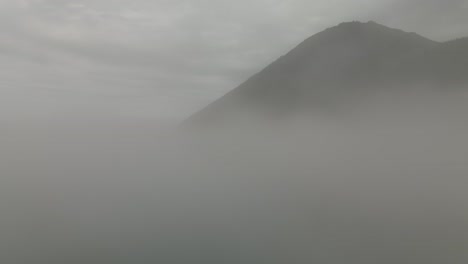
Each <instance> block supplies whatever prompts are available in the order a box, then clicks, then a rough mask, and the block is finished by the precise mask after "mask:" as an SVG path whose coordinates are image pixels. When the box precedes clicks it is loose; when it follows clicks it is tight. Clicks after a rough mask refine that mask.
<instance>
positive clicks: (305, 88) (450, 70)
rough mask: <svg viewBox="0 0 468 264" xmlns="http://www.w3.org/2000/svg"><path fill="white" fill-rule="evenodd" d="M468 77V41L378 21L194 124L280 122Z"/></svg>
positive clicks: (319, 48)
mask: <svg viewBox="0 0 468 264" xmlns="http://www.w3.org/2000/svg"><path fill="white" fill-rule="evenodd" d="M465 54H466V56H464V55H465ZM465 66H467V67H465ZM466 69H468V38H460V39H457V40H453V41H448V42H437V41H433V40H430V39H428V38H425V37H423V36H421V35H419V34H417V33H414V32H406V31H403V30H400V29H394V28H390V27H387V26H384V25H381V24H378V23H376V22H374V21H369V22H359V21H352V22H344V23H340V24H339V25H337V26H334V27H329V28H327V29H325V30H324V31H321V32H319V33H317V34H314V35H312V36H311V37H309V38H307V39H305V40H304V41H303V42H301V43H299V44H298V45H297V46H296V47H295V48H293V49H292V50H291V51H289V52H288V53H286V54H284V55H283V56H281V57H279V58H278V59H277V60H275V61H274V62H273V63H271V64H269V65H268V66H267V67H266V68H264V69H263V70H261V71H260V72H258V73H257V74H254V75H253V76H252V77H250V78H249V79H247V80H246V81H245V82H244V83H242V84H241V85H240V86H238V87H237V88H235V89H233V90H232V91H230V92H228V93H227V94H226V95H224V96H223V97H221V98H220V99H218V100H216V101H215V102H214V103H212V104H210V105H208V106H207V107H206V108H204V109H202V110H201V111H200V112H198V113H196V114H195V115H194V116H192V117H191V118H190V120H193V119H199V118H201V119H204V117H206V116H214V115H216V116H219V117H217V118H222V119H229V117H228V116H227V115H226V114H225V113H228V112H231V111H234V112H235V111H236V110H241V111H244V112H247V114H248V113H249V112H250V111H251V110H249V109H253V108H255V109H256V110H261V111H262V112H264V113H266V114H268V115H272V116H275V115H280V114H283V113H288V112H294V111H295V109H298V108H304V107H307V108H309V107H320V106H322V105H326V104H334V103H337V102H339V100H337V99H338V98H341V97H343V98H345V97H346V96H347V95H349V94H352V93H354V94H360V93H362V94H364V93H367V92H369V91H370V90H375V89H380V88H382V87H384V86H401V85H408V86H410V85H417V84H418V83H423V82H425V83H428V82H429V83H434V84H437V85H442V84H443V83H450V82H451V81H454V82H456V83H464V82H466V81H468V80H467V79H466V75H467V74H465V73H468V72H467V70H466ZM223 115H224V116H223Z"/></svg>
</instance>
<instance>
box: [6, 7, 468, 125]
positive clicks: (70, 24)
mask: <svg viewBox="0 0 468 264" xmlns="http://www.w3.org/2000/svg"><path fill="white" fill-rule="evenodd" d="M467 2H468V1H466V0H449V1H436V0H430V1H422V0H417V1H411V2H408V1H403V0H380V1H375V0H372V1H371V0H353V1H349V0H346V1H345V0H327V1H325V0H319V1H306V0H291V1H278V0H269V1H267V0H255V1H227V0H200V1H188V0H179V1H166V0H159V1H147V0H134V1H131V2H129V1H123V0H117V1H110V0H92V1H91V0H80V1H73V2H69V1H58V0H21V1H18V0H4V1H2V3H0V7H1V10H0V14H1V15H2V16H1V17H2V18H0V22H1V25H0V28H1V30H2V31H1V32H2V33H1V34H2V40H3V41H2V43H1V44H0V56H1V58H2V62H1V66H0V67H1V68H5V69H8V68H11V70H7V72H9V73H8V74H6V73H4V74H3V75H6V77H5V78H6V79H8V80H3V83H4V85H2V86H3V87H1V89H0V93H2V94H7V92H5V91H6V90H9V91H11V90H15V89H18V90H22V89H26V90H28V89H33V88H31V86H34V87H35V88H34V89H33V90H32V91H31V92H30V93H27V92H24V93H21V96H20V97H19V98H22V97H28V96H33V95H34V94H37V93H39V94H41V93H43V92H41V89H44V88H41V87H48V89H52V90H55V91H56V94H55V95H50V96H51V97H52V99H50V100H52V101H67V100H72V99H73V100H78V99H76V98H80V94H82V93H83V92H84V93H85V94H87V97H86V98H87V99H86V100H89V101H93V102H94V104H95V105H103V106H105V105H108V106H110V109H109V111H110V112H112V111H113V110H112V109H114V108H117V109H114V110H115V111H116V112H119V111H123V110H122V109H126V110H127V111H131V108H133V107H135V105H138V104H139V103H141V102H139V101H132V99H131V98H146V100H147V101H148V102H147V104H148V105H150V103H149V102H150V101H153V102H154V109H153V111H152V113H153V114H155V115H158V116H159V115H163V116H164V115H167V113H171V116H179V117H182V116H186V115H189V114H190V112H191V111H194V110H195V109H197V108H200V107H202V106H203V105H204V104H206V103H208V102H209V101H211V100H214V99H215V98H217V97H219V96H220V95H222V94H223V93H224V92H226V91H227V90H229V89H231V88H234V87H235V86H237V84H239V83H240V82H242V81H243V80H245V79H246V78H247V77H249V75H251V74H253V73H255V72H256V71H259V70H260V69H262V68H263V67H264V66H266V65H267V64H268V63H269V62H271V61H273V60H274V59H276V58H277V57H279V56H280V55H282V54H283V53H285V52H287V51H288V50H289V49H291V48H293V47H294V46H295V45H296V44H298V43H299V42H301V41H302V40H303V39H305V38H307V37H308V36H310V35H312V34H314V33H316V32H319V31H321V30H323V29H324V28H326V27H330V26H333V25H335V24H337V23H340V22H342V21H347V20H364V21H365V20H371V19H372V20H376V21H378V22H381V23H384V24H387V25H389V26H394V27H399V28H402V29H405V30H409V31H416V32H420V33H422V34H424V35H426V36H428V37H430V38H433V39H436V40H446V39H450V38H454V37H457V36H463V35H468V28H466V26H465V25H467V24H468V18H465V17H466V16H465V15H464V14H465V13H466V11H467V9H466V7H467ZM12 65H13V66H12ZM15 67H16V68H15ZM13 68H14V69H16V70H13ZM63 72H66V74H64V73H63ZM24 76H27V78H24ZM96 76H100V77H98V78H96ZM44 80H48V81H44ZM41 82H42V84H40V83H41ZM7 83H8V85H7ZM7 86H8V87H7ZM51 86H53V87H51ZM28 87H29V88H28ZM59 91H64V92H59ZM46 93H50V90H49V92H46ZM29 94H32V95H29ZM106 95H107V97H106ZM93 96H95V97H94V98H93ZM115 96H121V97H127V98H128V99H127V100H126V101H125V100H124V101H125V102H123V103H122V105H120V106H116V105H118V104H115V103H114V102H115ZM19 98H15V100H19ZM71 98H72V99H71ZM168 98H171V99H170V100H169V101H168ZM3 100H7V99H3ZM26 101H28V100H26ZM36 101H37V100H36ZM168 102H169V103H168ZM19 104H21V102H19ZM83 104H84V105H86V104H88V101H83ZM43 105H46V103H45V102H44V103H43ZM160 105H165V107H164V109H165V110H164V111H163V110H161V109H160V108H159V107H158V106H160ZM24 107H26V108H27V107H28V106H24ZM40 108H41V104H40V105H38V106H37V107H36V109H35V110H34V111H40ZM82 110H83V109H81V108H76V109H75V110H74V111H77V112H80V111H82ZM117 110H118V111H117ZM25 111H26V110H25ZM57 111H59V109H57ZM26 112H28V111H26ZM30 112H31V110H30ZM157 113H159V114H157ZM148 114H149V115H151V114H150V113H148Z"/></svg>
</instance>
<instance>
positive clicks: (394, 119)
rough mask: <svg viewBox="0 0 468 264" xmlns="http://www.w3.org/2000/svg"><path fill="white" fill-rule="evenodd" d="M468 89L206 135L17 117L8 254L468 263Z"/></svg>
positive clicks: (6, 224)
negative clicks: (26, 120) (20, 121)
mask: <svg viewBox="0 0 468 264" xmlns="http://www.w3.org/2000/svg"><path fill="white" fill-rule="evenodd" d="M467 98H468V97H467V96H466V95H464V94H452V95H440V94H439V95H430V96H421V95H418V94H415V95H408V96H405V97H401V96H394V97H392V96H389V95H378V96H376V97H375V98H374V100H370V101H369V102H371V103H369V104H365V105H362V106H361V107H358V108H353V110H352V111H344V112H340V113H330V114H322V113H321V114H314V115H312V114H304V115H301V116H300V117H297V118H295V119H294V120H288V121H287V122H286V121H285V122H284V123H283V122H282V121H281V122H280V121H275V122H266V121H265V120H264V122H263V123H262V122H255V124H248V123H243V125H240V124H231V126H229V125H225V126H223V128H222V129H212V128H210V129H196V131H198V132H199V133H195V132H193V131H192V130H190V131H189V129H188V128H186V127H182V128H180V127H179V128H172V129H161V128H159V127H157V125H153V124H148V123H147V122H143V123H142V122H128V121H115V120H114V121H108V122H92V121H89V120H88V121H87V122H82V121H81V122H75V121H74V120H67V121H64V120H57V121H50V120H49V121H47V123H41V122H38V123H35V124H32V123H30V124H22V125H20V124H10V125H9V127H8V129H7V130H6V132H5V133H3V134H2V136H1V138H0V141H1V142H2V146H3V147H2V150H1V151H0V156H1V178H0V181H1V182H0V196H1V198H0V210H1V211H0V212H1V214H2V218H1V220H0V230H1V233H2V237H1V238H0V250H1V252H0V258H1V262H2V263H40V264H42V263H44V264H45V263H47V264H50V263H61V264H63V263H87V264H94V263H96V264H97V263H99V264H101V263H204V264H206V263H242V264H245V263H336V264H337V263H350V264H352V263H356V264H362V263H389V264H394V263H411V264H419V263H421V264H429V263H434V264H435V263H437V264H438V263H444V264H446V263H465V262H466V261H468V253H467V250H466V249H467V247H468V203H467V202H466V201H468V192H467V190H468V177H467V175H468V140H466V135H467V134H468V133H467V132H468V122H467V121H468V119H467V113H468V106H467V104H466V102H468V100H467ZM180 129H183V130H184V131H180ZM194 131H195V130H194ZM200 131H202V132H200Z"/></svg>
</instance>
